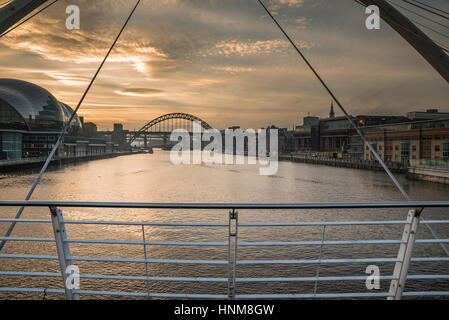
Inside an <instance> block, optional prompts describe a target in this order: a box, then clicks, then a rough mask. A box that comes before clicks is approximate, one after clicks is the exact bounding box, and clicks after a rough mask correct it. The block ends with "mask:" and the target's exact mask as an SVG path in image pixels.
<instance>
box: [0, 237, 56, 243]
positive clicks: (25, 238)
mask: <svg viewBox="0 0 449 320" xmlns="http://www.w3.org/2000/svg"><path fill="white" fill-rule="evenodd" d="M0 240H7V241H31V242H55V239H52V238H30V237H0Z"/></svg>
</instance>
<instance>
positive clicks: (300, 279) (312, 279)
mask: <svg viewBox="0 0 449 320" xmlns="http://www.w3.org/2000/svg"><path fill="white" fill-rule="evenodd" d="M398 279H399V278H397V277H393V276H379V280H398ZM358 280H362V281H366V276H347V277H343V276H342V277H318V278H317V277H295V278H293V277H292V278H285V277H276V278H236V279H235V281H236V282H315V281H358Z"/></svg>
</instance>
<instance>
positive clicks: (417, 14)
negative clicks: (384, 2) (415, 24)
mask: <svg viewBox="0 0 449 320" xmlns="http://www.w3.org/2000/svg"><path fill="white" fill-rule="evenodd" d="M389 2H390V3H391V4H393V5H395V6H396V7H398V8H401V9H403V10H405V11H408V12H410V13H412V14H414V15H416V16H418V17H421V18H423V19H425V20H427V21H431V22H433V23H435V24H437V25H439V26H441V27H443V28H446V29H449V27H448V26H446V25H444V24H442V23H440V22H438V21H435V20H433V19H431V18H429V17H426V16H424V15H422V14H419V13H418V12H416V11H413V10H411V9H408V8H406V7H404V6H401V5H400V4H398V3H396V2H393V1H391V0H389Z"/></svg>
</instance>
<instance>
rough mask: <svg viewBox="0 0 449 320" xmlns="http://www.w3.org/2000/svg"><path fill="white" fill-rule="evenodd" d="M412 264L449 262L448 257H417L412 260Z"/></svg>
mask: <svg viewBox="0 0 449 320" xmlns="http://www.w3.org/2000/svg"><path fill="white" fill-rule="evenodd" d="M411 261H412V262H435V261H449V258H448V257H416V258H412V260H411Z"/></svg>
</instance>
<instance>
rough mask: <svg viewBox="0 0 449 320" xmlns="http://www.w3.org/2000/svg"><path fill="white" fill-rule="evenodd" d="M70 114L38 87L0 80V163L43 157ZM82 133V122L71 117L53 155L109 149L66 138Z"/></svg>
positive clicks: (105, 145) (101, 143)
mask: <svg viewBox="0 0 449 320" xmlns="http://www.w3.org/2000/svg"><path fill="white" fill-rule="evenodd" d="M72 114H73V110H72V108H70V107H69V106H68V105H67V104H64V103H62V102H60V101H58V100H57V99H56V98H55V97H54V96H53V95H52V94H51V93H50V92H48V91H47V90H45V89H44V88H42V87H40V86H37V85H35V84H33V83H30V82H26V81H21V80H15V79H0V160H17V159H21V158H33V157H46V156H47V155H48V154H49V153H50V151H51V150H52V148H53V147H54V145H55V143H56V141H57V139H58V136H59V135H60V133H61V131H62V130H63V127H64V125H65V124H66V123H67V122H68V121H69V119H70V117H71V116H72ZM82 130H83V125H82V121H81V120H80V119H79V118H78V116H76V115H75V116H74V118H73V120H72V122H71V125H70V128H69V129H68V132H67V136H66V137H65V138H64V141H63V143H62V144H61V147H60V148H59V150H58V151H57V156H64V155H66V156H67V155H70V154H74V153H75V154H78V155H81V154H83V155H89V154H99V153H101V152H106V151H107V150H110V149H111V147H110V146H109V147H108V143H107V141H105V140H102V141H99V140H98V139H97V140H95V139H94V140H91V139H90V138H83V139H84V141H87V144H88V147H87V148H84V147H81V145H80V144H77V143H75V144H74V141H73V139H71V138H70V137H73V138H76V137H77V136H79V135H81V134H82ZM73 148H75V151H73V150H74V149H73ZM83 150H85V152H84V153H83V152H82V151H83Z"/></svg>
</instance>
